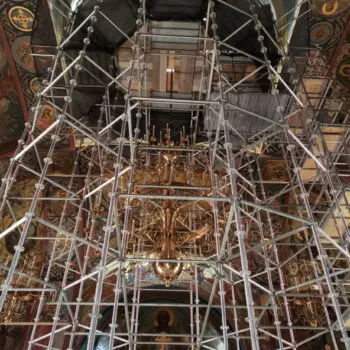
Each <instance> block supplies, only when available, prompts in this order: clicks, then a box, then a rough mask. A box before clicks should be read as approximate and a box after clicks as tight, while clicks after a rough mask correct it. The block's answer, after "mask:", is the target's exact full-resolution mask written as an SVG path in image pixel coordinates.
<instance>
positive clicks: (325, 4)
mask: <svg viewBox="0 0 350 350" xmlns="http://www.w3.org/2000/svg"><path fill="white" fill-rule="evenodd" d="M312 5H313V6H314V8H315V9H316V10H317V12H319V13H320V14H321V15H322V16H334V15H338V14H339V13H340V12H343V11H345V10H346V9H347V8H348V7H349V6H350V3H349V0H313V1H312Z"/></svg>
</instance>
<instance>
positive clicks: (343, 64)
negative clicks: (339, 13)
mask: <svg viewBox="0 0 350 350" xmlns="http://www.w3.org/2000/svg"><path fill="white" fill-rule="evenodd" d="M335 74H336V77H337V79H338V80H339V82H340V83H341V84H342V85H343V86H344V87H345V88H346V89H347V90H348V91H350V32H348V33H347V36H346V40H345V42H344V45H342V46H341V48H340V51H339V56H338V57H337V58H336V67H335Z"/></svg>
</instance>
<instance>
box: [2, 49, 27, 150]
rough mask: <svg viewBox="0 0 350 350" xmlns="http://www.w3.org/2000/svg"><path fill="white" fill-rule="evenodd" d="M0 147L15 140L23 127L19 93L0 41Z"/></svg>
mask: <svg viewBox="0 0 350 350" xmlns="http://www.w3.org/2000/svg"><path fill="white" fill-rule="evenodd" d="M0 125H1V128H0V149H1V145H2V144H6V143H8V142H11V141H13V140H17V139H18V138H19V137H20V136H21V133H22V130H23V127H24V118H23V111H22V107H21V105H20V101H19V94H18V91H17V90H16V87H15V86H14V83H13V73H12V72H11V70H10V65H9V61H8V59H7V56H6V52H5V48H4V46H3V45H2V43H0Z"/></svg>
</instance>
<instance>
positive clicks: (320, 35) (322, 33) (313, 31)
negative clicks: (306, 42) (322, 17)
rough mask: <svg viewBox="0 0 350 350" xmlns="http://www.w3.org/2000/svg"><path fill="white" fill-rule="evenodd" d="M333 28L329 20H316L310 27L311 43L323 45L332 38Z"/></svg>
mask: <svg viewBox="0 0 350 350" xmlns="http://www.w3.org/2000/svg"><path fill="white" fill-rule="evenodd" d="M333 33H334V29H333V26H332V24H331V23H329V22H318V23H315V24H314V25H313V26H312V27H311V28H310V39H311V43H312V44H313V45H325V44H327V43H328V41H329V40H330V39H331V38H332V35H333Z"/></svg>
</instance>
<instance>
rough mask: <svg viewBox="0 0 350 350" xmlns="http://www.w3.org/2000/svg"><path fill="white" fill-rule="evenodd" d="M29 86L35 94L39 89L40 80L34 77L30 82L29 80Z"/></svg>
mask: <svg viewBox="0 0 350 350" xmlns="http://www.w3.org/2000/svg"><path fill="white" fill-rule="evenodd" d="M29 88H30V91H31V92H32V93H33V94H34V95H36V94H37V93H38V92H39V90H40V80H39V79H38V77H34V78H33V79H32V80H31V81H30V82H29Z"/></svg>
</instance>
